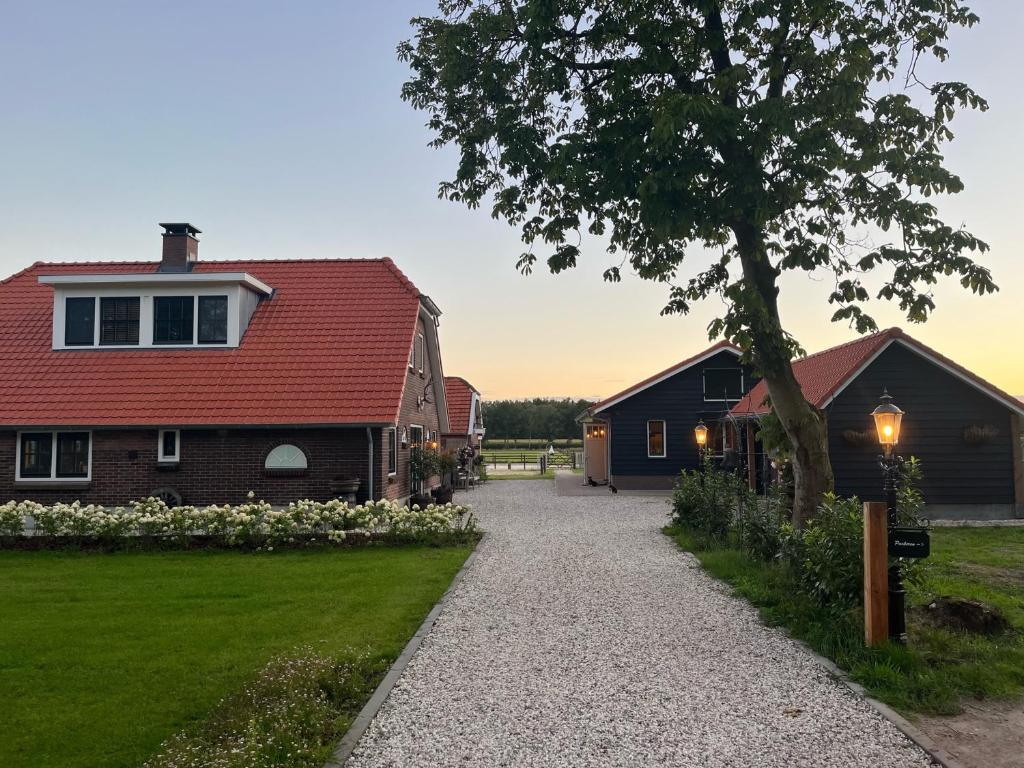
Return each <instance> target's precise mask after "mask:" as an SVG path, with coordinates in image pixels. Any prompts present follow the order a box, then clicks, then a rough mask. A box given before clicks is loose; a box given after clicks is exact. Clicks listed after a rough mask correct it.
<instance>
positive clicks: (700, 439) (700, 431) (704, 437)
mask: <svg viewBox="0 0 1024 768" xmlns="http://www.w3.org/2000/svg"><path fill="white" fill-rule="evenodd" d="M693 436H694V437H695V438H697V447H698V448H700V449H701V450H703V449H704V446H705V445H707V444H708V428H707V427H706V426H704V419H701V420H700V421H699V422H697V426H696V427H694V428H693Z"/></svg>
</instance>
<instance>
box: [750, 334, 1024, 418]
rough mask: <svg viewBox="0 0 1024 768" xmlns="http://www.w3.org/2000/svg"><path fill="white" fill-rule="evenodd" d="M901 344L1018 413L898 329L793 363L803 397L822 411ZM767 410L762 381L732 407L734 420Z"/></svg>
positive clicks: (1006, 399)
mask: <svg viewBox="0 0 1024 768" xmlns="http://www.w3.org/2000/svg"><path fill="white" fill-rule="evenodd" d="M896 341H898V342H901V343H903V344H905V345H907V346H908V347H909V348H910V349H912V350H914V351H916V352H918V353H919V354H921V355H923V356H924V357H925V358H929V359H930V360H931V361H932V362H934V363H935V364H937V365H939V366H940V367H943V368H945V369H946V370H948V371H949V372H950V373H952V374H953V375H955V376H958V377H959V378H961V379H964V380H965V381H967V383H969V384H971V385H973V386H974V387H975V388H977V389H979V390H981V391H982V392H985V393H986V394H988V395H989V396H990V397H992V398H994V399H996V400H999V401H1001V402H1003V403H1004V404H1006V405H1008V406H1010V407H1011V408H1013V409H1014V410H1017V411H1020V410H1021V404H1020V402H1018V401H1017V399H1016V398H1014V397H1012V396H1011V395H1008V394H1007V393H1005V392H1003V391H1002V390H1001V389H999V388H998V387H996V386H994V385H992V384H990V383H988V382H987V381H985V380H984V379H983V378H981V377H980V376H978V375H977V374H974V373H972V372H971V371H969V370H967V369H966V368H964V367H963V366H961V365H959V364H958V363H955V362H953V361H952V360H950V359H949V358H948V357H944V356H943V355H940V354H939V353H938V352H936V351H935V350H934V349H932V348H931V347H928V346H926V345H924V344H922V343H921V342H920V341H918V340H917V339H915V338H913V337H912V336H909V335H907V334H906V333H904V332H903V331H902V330H901V329H900V328H887V329H886V330H884V331H879V332H878V333H873V334H871V335H870V336H864V337H862V338H859V339H855V340H853V341H848V342H846V343H845V344H840V345H838V346H835V347H831V348H830V349H826V350H823V351H821V352H817V353H815V354H813V355H808V356H807V357H804V358H800V359H799V360H794V361H793V373H794V374H795V375H796V380H797V382H798V383H799V384H800V388H801V389H802V390H803V394H804V397H805V398H806V399H807V402H809V403H810V404H811V405H813V406H814V407H815V408H824V407H825V406H827V405H828V404H829V403H830V402H831V401H832V398H833V397H834V396H835V395H836V394H837V393H838V392H839V391H840V390H841V389H842V388H843V387H844V386H846V384H847V383H849V382H850V381H852V380H853V379H854V378H856V376H857V375H858V374H859V373H860V372H861V371H862V370H863V369H864V368H865V367H866V366H867V364H868V363H870V362H871V361H872V360H874V358H875V357H876V356H877V355H878V354H879V353H880V352H881V351H882V350H883V349H885V348H886V347H887V346H889V344H891V343H893V342H896ZM769 410H770V408H769V401H768V387H767V385H766V384H765V382H764V380H763V379H762V380H761V381H760V382H758V383H757V384H756V385H755V386H754V388H753V389H751V390H750V392H748V393H747V395H746V397H744V398H743V399H742V400H740V401H739V402H738V403H737V404H736V405H735V406H733V409H732V414H733V415H734V416H749V415H761V414H764V413H767V412H768V411H769Z"/></svg>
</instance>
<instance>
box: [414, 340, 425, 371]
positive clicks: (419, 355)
mask: <svg viewBox="0 0 1024 768" xmlns="http://www.w3.org/2000/svg"><path fill="white" fill-rule="evenodd" d="M426 352H427V344H426V341H425V340H424V338H423V334H422V333H418V334H416V370H417V371H419V372H420V373H423V360H424V358H425V357H426Z"/></svg>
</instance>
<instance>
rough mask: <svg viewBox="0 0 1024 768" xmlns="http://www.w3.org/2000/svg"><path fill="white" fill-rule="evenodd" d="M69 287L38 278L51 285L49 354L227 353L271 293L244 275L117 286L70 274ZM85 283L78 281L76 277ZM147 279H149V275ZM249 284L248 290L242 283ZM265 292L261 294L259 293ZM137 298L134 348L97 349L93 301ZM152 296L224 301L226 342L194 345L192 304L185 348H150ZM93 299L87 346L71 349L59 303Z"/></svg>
mask: <svg viewBox="0 0 1024 768" xmlns="http://www.w3.org/2000/svg"><path fill="white" fill-rule="evenodd" d="M74 277H75V278H77V280H75V281H74V282H71V280H67V281H65V280H63V279H61V278H52V277H51V278H48V277H45V276H43V277H40V278H39V282H41V283H44V282H45V283H48V284H51V285H53V288H54V291H53V348H54V349H55V350H77V351H83V350H125V349H232V348H235V347H238V346H239V344H240V343H241V340H242V337H243V336H244V335H245V331H246V329H247V328H248V326H249V321H250V320H251V319H252V315H253V313H254V312H255V311H256V307H257V305H258V304H259V301H260V299H261V298H263V296H264V295H270V293H272V289H271V288H269V287H268V286H265V285H263V284H262V283H259V282H258V281H255V280H254V279H253V278H251V277H250V276H249V275H244V278H247V280H242V279H239V278H240V277H242V276H239V275H234V274H232V275H230V276H228V275H224V279H223V280H221V281H218V280H216V279H210V278H213V277H215V276H214V275H212V274H210V273H207V274H204V275H202V276H201V277H202V278H203V279H200V280H195V279H189V278H190V277H192V278H194V277H199V275H195V276H193V275H190V276H187V277H184V278H183V276H181V275H176V276H171V275H167V276H164V275H160V276H159V277H167V278H172V279H167V280H161V281H160V283H163V284H156V281H148V282H146V281H143V280H140V279H139V278H141V277H143V276H142V275H131V276H130V277H131V278H133V279H131V280H126V281H124V282H121V283H118V282H117V281H116V278H115V279H114V280H112V279H111V276H108V275H102V276H96V280H95V281H92V280H90V279H89V278H90V277H91V276H82V275H76V276H74ZM83 277H84V278H85V279H84V280H83V279H82V278H83ZM148 277H150V278H153V277H155V276H154V275H149V276H148ZM250 281H251V282H253V283H254V285H252V286H250V285H248V282H250ZM263 289H265V290H263ZM117 296H137V297H139V343H138V344H127V345H100V343H99V334H100V309H99V300H100V298H103V297H117ZM156 296H195V297H197V298H198V297H199V296H227V299H228V301H227V304H228V318H227V319H228V322H227V343H225V344H199V343H196V342H197V340H198V336H197V331H198V323H199V311H198V301H197V302H196V305H195V308H194V311H193V318H192V322H193V333H192V340H193V343H191V344H154V343H153V298H154V297H156ZM89 297H95V298H96V311H95V318H96V319H95V324H94V329H93V333H94V337H93V345H92V346H83V345H77V344H76V345H72V346H69V345H67V344H65V343H64V333H65V317H64V310H65V306H66V305H65V300H66V299H68V298H89Z"/></svg>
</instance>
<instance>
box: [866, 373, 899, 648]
mask: <svg viewBox="0 0 1024 768" xmlns="http://www.w3.org/2000/svg"><path fill="white" fill-rule="evenodd" d="M881 400H882V402H881V403H880V404H879V405H878V407H877V408H875V410H874V411H872V412H871V416H872V417H873V418H874V420H875V430H876V431H877V432H878V442H879V443H881V445H882V450H883V452H884V453H883V454H882V455H881V456H879V458H878V460H879V464H880V465H881V468H882V477H883V483H882V490H883V491H884V493H885V505H886V508H887V510H888V513H889V514H888V517H889V530H890V532H891V531H892V529H893V528H896V527H898V526H899V519H898V513H897V510H896V489H897V487H898V484H899V478H900V466H901V464H902V463H903V459H901V458H900V457H899V455H897V453H896V446H897V445H898V444H899V441H900V427H901V425H902V422H903V411H902V410H901V409H900V408H899V406H897V405H896V404H895V403H893V401H892V396H891V395H890V394H889V393H888V392H887V391H885V390H882V397H881ZM906 596H907V593H906V590H904V589H903V579H902V578H901V576H900V565H899V563H898V562H896V561H894V560H890V565H889V639H890V640H892V641H893V642H897V643H905V642H906V641H907V616H906Z"/></svg>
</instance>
